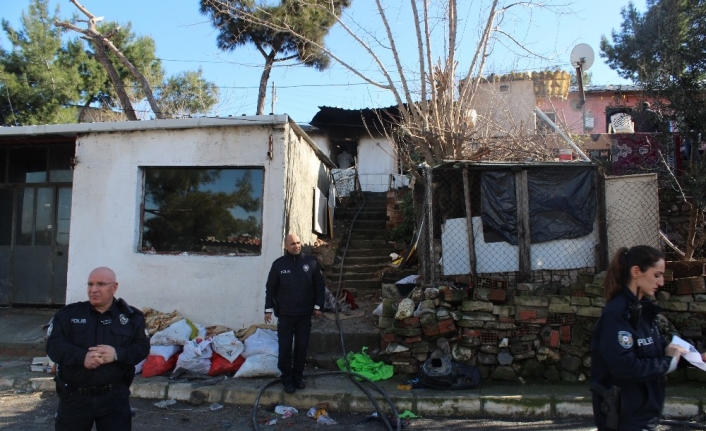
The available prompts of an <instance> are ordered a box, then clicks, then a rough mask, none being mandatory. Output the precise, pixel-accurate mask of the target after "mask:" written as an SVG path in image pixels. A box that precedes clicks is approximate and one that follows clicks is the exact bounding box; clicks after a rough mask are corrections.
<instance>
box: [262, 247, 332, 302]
mask: <svg viewBox="0 0 706 431" xmlns="http://www.w3.org/2000/svg"><path fill="white" fill-rule="evenodd" d="M324 286H325V282H324V275H323V273H322V272H321V266H320V265H319V263H318V262H317V261H316V259H314V258H313V257H311V256H306V255H304V254H302V253H300V254H299V255H296V256H295V255H292V254H289V253H288V252H285V254H284V256H282V257H280V258H279V259H277V260H275V261H274V262H273V263H272V268H270V273H269V275H268V276H267V285H266V290H265V309H266V310H267V309H268V308H275V302H277V309H275V313H276V314H277V315H278V316H306V315H311V314H312V313H313V312H314V305H318V306H319V309H320V310H321V311H323V308H324Z"/></svg>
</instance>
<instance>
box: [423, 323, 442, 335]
mask: <svg viewBox="0 0 706 431" xmlns="http://www.w3.org/2000/svg"><path fill="white" fill-rule="evenodd" d="M422 331H424V335H426V336H427V337H432V336H434V335H439V333H440V331H439V325H428V326H424V327H423V328H422Z"/></svg>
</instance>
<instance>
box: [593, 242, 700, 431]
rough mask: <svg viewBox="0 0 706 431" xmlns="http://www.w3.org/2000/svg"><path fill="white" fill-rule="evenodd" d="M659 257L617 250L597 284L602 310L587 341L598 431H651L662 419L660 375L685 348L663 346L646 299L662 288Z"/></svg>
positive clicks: (645, 250) (651, 251)
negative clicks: (603, 303) (600, 283)
mask: <svg viewBox="0 0 706 431" xmlns="http://www.w3.org/2000/svg"><path fill="white" fill-rule="evenodd" d="M664 257H665V256H664V253H662V252H661V251H660V250H657V249H655V248H653V247H649V246H645V245H641V246H636V247H632V248H629V249H628V248H624V247H623V248H621V249H619V250H618V252H617V253H616V254H615V256H614V257H613V259H612V260H611V263H610V266H609V267H608V271H607V273H606V278H605V280H604V282H603V286H604V289H605V297H606V306H605V308H604V309H603V312H602V314H601V317H600V319H599V320H598V322H597V323H596V325H595V327H594V329H593V336H592V339H591V390H592V392H593V413H594V418H595V423H596V426H597V427H598V430H599V431H603V430H610V429H618V430H622V431H644V430H654V429H656V427H657V424H658V422H659V418H660V416H661V415H662V408H663V407H664V398H665V377H664V376H665V375H666V374H667V373H670V372H672V371H674V370H675V369H676V367H677V363H678V361H679V358H680V357H681V355H682V354H684V353H686V350H685V349H684V348H682V347H680V346H678V345H676V344H671V343H667V341H666V340H665V338H664V337H663V335H662V334H661V333H660V332H659V329H658V328H657V324H656V321H655V318H656V317H657V314H658V313H659V312H660V311H661V308H660V307H659V306H657V305H656V304H655V303H654V302H652V301H651V300H650V299H648V297H649V298H651V297H653V296H654V295H655V293H656V292H657V290H658V289H659V288H660V287H661V286H662V285H664V271H665V262H664Z"/></svg>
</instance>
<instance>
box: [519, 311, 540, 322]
mask: <svg viewBox="0 0 706 431" xmlns="http://www.w3.org/2000/svg"><path fill="white" fill-rule="evenodd" d="M536 318H537V310H520V320H521V321H523V322H524V321H527V320H532V319H536Z"/></svg>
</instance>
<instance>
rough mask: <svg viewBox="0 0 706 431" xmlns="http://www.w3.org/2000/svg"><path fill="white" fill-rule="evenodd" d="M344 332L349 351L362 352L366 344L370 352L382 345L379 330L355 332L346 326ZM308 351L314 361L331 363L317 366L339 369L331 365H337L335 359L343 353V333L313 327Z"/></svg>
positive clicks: (308, 362)
mask: <svg viewBox="0 0 706 431" xmlns="http://www.w3.org/2000/svg"><path fill="white" fill-rule="evenodd" d="M343 322H345V321H343ZM343 333H344V338H343V339H344V341H345V343H346V349H347V350H348V351H349V352H360V351H361V350H363V347H365V346H367V347H368V352H370V351H372V350H374V349H377V348H379V347H380V332H379V331H376V330H370V331H366V332H357V331H356V332H353V331H346V330H345V327H344V331H343ZM308 353H309V355H310V356H311V357H312V358H311V359H313V363H317V362H320V363H322V364H323V363H327V364H330V365H328V366H324V365H317V366H319V367H321V368H325V369H334V370H335V369H337V368H330V366H335V365H336V363H335V361H336V360H337V359H338V358H340V357H341V356H342V355H343V354H342V350H341V335H340V334H339V333H338V332H334V331H326V332H320V331H316V330H315V329H313V328H312V330H311V337H310V338H309V350H308ZM311 359H310V360H308V361H307V364H310V363H311V362H310V361H311Z"/></svg>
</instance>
